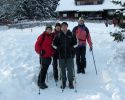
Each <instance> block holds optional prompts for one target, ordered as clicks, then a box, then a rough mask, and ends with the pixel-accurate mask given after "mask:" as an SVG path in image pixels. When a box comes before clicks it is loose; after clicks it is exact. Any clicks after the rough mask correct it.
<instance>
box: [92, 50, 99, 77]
mask: <svg viewBox="0 0 125 100" xmlns="http://www.w3.org/2000/svg"><path fill="white" fill-rule="evenodd" d="M92 57H93V61H94V66H95V71H96V75H97V74H98V73H97V68H96V63H95V58H94V53H93V50H92Z"/></svg>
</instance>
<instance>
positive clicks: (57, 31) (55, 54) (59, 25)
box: [52, 23, 61, 82]
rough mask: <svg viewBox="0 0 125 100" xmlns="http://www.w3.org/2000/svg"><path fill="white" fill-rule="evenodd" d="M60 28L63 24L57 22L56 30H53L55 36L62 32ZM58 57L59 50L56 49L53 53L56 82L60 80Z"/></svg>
mask: <svg viewBox="0 0 125 100" xmlns="http://www.w3.org/2000/svg"><path fill="white" fill-rule="evenodd" d="M60 30H61V24H60V23H56V25H55V30H54V32H53V37H56V36H57V35H58V34H59V33H60ZM58 58H59V54H58V51H57V50H55V51H54V55H53V63H52V64H53V76H54V80H55V82H57V81H58V61H57V60H58Z"/></svg>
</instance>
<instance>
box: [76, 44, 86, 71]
mask: <svg viewBox="0 0 125 100" xmlns="http://www.w3.org/2000/svg"><path fill="white" fill-rule="evenodd" d="M76 64H77V72H82V70H84V69H85V68H86V46H78V47H77V48H76Z"/></svg>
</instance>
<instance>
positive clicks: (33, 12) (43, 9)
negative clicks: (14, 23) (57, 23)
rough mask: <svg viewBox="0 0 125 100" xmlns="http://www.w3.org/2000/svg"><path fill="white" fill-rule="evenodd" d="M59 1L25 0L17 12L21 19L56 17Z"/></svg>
mask: <svg viewBox="0 0 125 100" xmlns="http://www.w3.org/2000/svg"><path fill="white" fill-rule="evenodd" d="M57 4H58V0H25V1H24V2H23V3H22V5H21V6H20V7H19V9H18V11H17V15H18V16H20V17H24V18H28V19H33V18H34V17H36V18H37V19H42V18H52V17H55V16H56V15H55V12H54V11H55V9H56V7H57Z"/></svg>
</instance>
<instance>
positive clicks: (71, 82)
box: [69, 81, 74, 89]
mask: <svg viewBox="0 0 125 100" xmlns="http://www.w3.org/2000/svg"><path fill="white" fill-rule="evenodd" d="M69 88H70V89H74V85H73V81H69Z"/></svg>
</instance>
